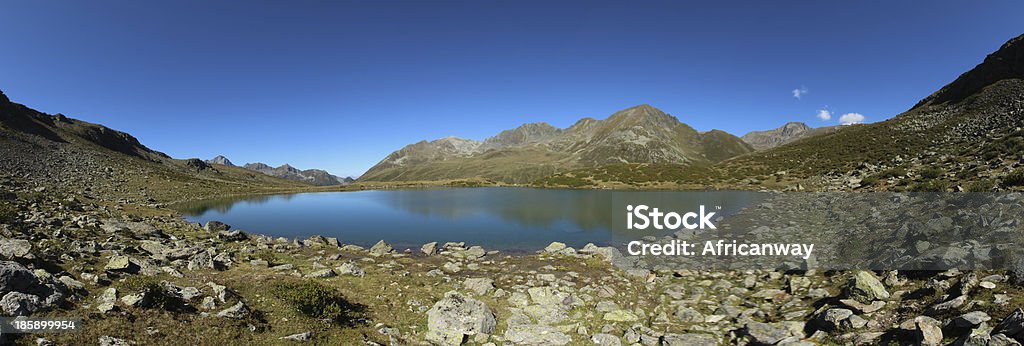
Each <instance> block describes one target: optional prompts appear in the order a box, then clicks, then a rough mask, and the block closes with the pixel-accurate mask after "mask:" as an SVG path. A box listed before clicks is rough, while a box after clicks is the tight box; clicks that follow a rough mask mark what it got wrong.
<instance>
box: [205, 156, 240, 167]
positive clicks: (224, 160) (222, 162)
mask: <svg viewBox="0 0 1024 346" xmlns="http://www.w3.org/2000/svg"><path fill="white" fill-rule="evenodd" d="M206 163H210V164H217V165H225V166H231V167H234V166H235V164H234V163H231V160H228V158H226V157H224V156H223V155H217V157H214V158H212V159H209V160H206Z"/></svg>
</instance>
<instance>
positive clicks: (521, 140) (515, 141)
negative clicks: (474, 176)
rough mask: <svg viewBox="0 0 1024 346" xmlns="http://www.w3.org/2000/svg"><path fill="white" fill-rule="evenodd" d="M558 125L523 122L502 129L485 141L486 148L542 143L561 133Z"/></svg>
mask: <svg viewBox="0 0 1024 346" xmlns="http://www.w3.org/2000/svg"><path fill="white" fill-rule="evenodd" d="M561 132H562V130H560V129H559V128H557V127H554V126H551V125H550V124H548V123H545V122H539V123H529V124H523V125H520V126H519V127H516V128H514V129H511V130H505V131H501V133H499V134H497V135H496V136H494V137H490V138H488V139H487V140H485V141H484V148H485V149H493V148H503V147H507V146H514V145H523V144H531V143H540V142H544V141H546V140H549V139H552V138H554V137H555V136H557V135H558V134H559V133H561Z"/></svg>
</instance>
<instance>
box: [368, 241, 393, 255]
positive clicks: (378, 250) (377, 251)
mask: <svg viewBox="0 0 1024 346" xmlns="http://www.w3.org/2000/svg"><path fill="white" fill-rule="evenodd" d="M393 251H395V249H393V248H392V247H391V244H388V243H385V242H384V241H383V240H381V241H378V242H377V244H373V247H371V248H370V255H372V256H382V255H385V254H388V253H391V252H393Z"/></svg>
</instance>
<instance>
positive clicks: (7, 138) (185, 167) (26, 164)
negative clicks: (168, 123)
mask: <svg viewBox="0 0 1024 346" xmlns="http://www.w3.org/2000/svg"><path fill="white" fill-rule="evenodd" d="M3 176H10V177H14V178H19V179H27V180H29V181H34V182H36V183H38V184H39V185H41V186H54V184H56V185H58V186H62V187H63V188H64V189H67V190H68V191H79V192H80V193H82V194H83V196H86V197H91V198H97V199H114V200H117V201H118V202H122V203H162V202H172V201H176V200H180V199H192V198H205V197H212V196H217V195H224V194H241V193H256V192H268V191H277V190H283V189H288V190H295V189H301V188H304V187H307V186H308V185H305V184H300V183H296V182H291V181H287V180H283V179H278V178H274V177H270V176H266V175H263V174H259V173H256V172H252V171H249V170H246V169H242V168H238V167H228V166H223V165H218V167H213V166H210V165H209V164H207V163H206V162H203V161H201V160H198V159H188V160H175V159H172V158H170V157H168V156H167V155H164V154H163V153H160V152H158V151H155V150H152V149H150V148H148V147H146V146H144V145H142V144H141V143H140V142H139V140H138V139H136V138H135V137H132V136H131V135H129V134H127V133H124V132H120V131H115V130H112V129H110V128H107V127H105V126H102V125H96V124H91V123H88V122H84V121H80V120H75V119H71V118H68V117H66V116H64V115H61V114H57V115H49V114H45V113H42V112H38V111H36V110H33V109H31V108H29V107H26V106H24V105H21V104H17V103H14V102H11V101H10V100H9V99H8V98H7V96H6V95H4V94H3V93H2V92H0V178H2V177H3Z"/></svg>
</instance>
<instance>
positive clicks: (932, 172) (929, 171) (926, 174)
mask: <svg viewBox="0 0 1024 346" xmlns="http://www.w3.org/2000/svg"><path fill="white" fill-rule="evenodd" d="M942 173H943V171H942V168H939V167H929V168H925V169H924V170H923V171H921V177H922V178H925V179H935V178H938V177H941V176H942Z"/></svg>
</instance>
